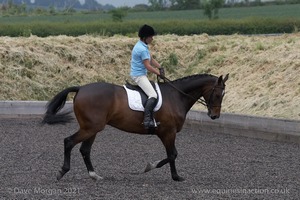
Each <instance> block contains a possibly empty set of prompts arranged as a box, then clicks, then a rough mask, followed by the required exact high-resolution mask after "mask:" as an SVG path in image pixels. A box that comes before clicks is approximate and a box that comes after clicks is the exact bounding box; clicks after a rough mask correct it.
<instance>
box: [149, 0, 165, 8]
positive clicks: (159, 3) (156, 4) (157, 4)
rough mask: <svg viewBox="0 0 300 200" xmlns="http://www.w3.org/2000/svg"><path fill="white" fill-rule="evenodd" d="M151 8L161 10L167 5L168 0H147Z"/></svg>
mask: <svg viewBox="0 0 300 200" xmlns="http://www.w3.org/2000/svg"><path fill="white" fill-rule="evenodd" d="M149 4H150V9H151V10H163V9H165V8H166V7H167V5H168V0H149Z"/></svg>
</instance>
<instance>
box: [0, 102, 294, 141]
mask: <svg viewBox="0 0 300 200" xmlns="http://www.w3.org/2000/svg"><path fill="white" fill-rule="evenodd" d="M46 104H47V102H46V101H0V116H1V117H25V116H41V115H43V114H44V113H45V107H46ZM72 109H73V107H72V102H69V101H68V102H66V105H65V107H64V108H63V110H68V111H69V110H72ZM186 126H190V127H192V128H195V129H198V130H199V132H201V131H203V130H212V131H213V129H214V130H216V128H217V129H218V132H220V133H224V134H231V135H238V136H246V137H252V138H261V139H267V140H272V141H288V142H296V143H300V121H298V120H285V119H275V118H265V117H255V116H247V115H236V114H229V113H222V114H221V117H220V118H219V119H216V120H211V119H210V118H209V117H208V116H207V115H206V112H201V111H195V110H191V111H189V112H188V114H187V120H186Z"/></svg>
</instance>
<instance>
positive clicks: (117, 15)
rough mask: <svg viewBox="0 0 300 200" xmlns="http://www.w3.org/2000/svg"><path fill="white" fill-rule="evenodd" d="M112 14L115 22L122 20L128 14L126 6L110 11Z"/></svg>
mask: <svg viewBox="0 0 300 200" xmlns="http://www.w3.org/2000/svg"><path fill="white" fill-rule="evenodd" d="M110 13H111V14H112V19H113V21H115V22H122V21H123V18H124V17H126V16H127V11H126V9H125V8H116V9H113V10H111V11H110Z"/></svg>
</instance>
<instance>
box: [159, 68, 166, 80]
mask: <svg viewBox="0 0 300 200" xmlns="http://www.w3.org/2000/svg"><path fill="white" fill-rule="evenodd" d="M159 77H160V78H162V79H164V78H165V69H164V68H163V67H160V68H159Z"/></svg>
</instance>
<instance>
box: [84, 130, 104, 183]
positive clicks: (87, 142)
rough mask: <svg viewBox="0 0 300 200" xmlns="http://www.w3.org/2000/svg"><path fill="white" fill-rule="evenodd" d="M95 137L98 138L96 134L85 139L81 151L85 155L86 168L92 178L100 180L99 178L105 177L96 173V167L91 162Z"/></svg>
mask: <svg viewBox="0 0 300 200" xmlns="http://www.w3.org/2000/svg"><path fill="white" fill-rule="evenodd" d="M95 138H96V134H95V135H94V136H92V137H90V138H89V139H87V140H85V141H83V142H82V144H81V147H80V153H81V155H82V157H83V160H84V163H85V165H86V168H87V170H88V172H89V175H90V177H91V178H92V179H95V180H99V179H103V178H102V177H101V176H98V175H97V174H96V173H95V171H94V167H93V165H92V162H91V149H92V145H93V143H94V140H95Z"/></svg>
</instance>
